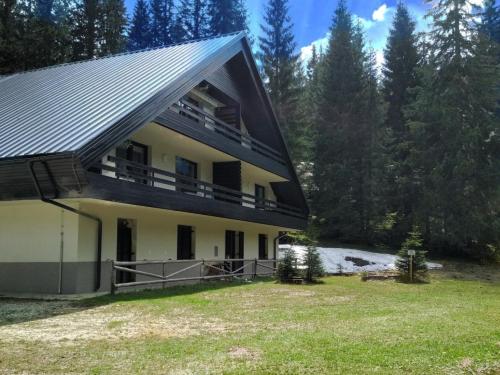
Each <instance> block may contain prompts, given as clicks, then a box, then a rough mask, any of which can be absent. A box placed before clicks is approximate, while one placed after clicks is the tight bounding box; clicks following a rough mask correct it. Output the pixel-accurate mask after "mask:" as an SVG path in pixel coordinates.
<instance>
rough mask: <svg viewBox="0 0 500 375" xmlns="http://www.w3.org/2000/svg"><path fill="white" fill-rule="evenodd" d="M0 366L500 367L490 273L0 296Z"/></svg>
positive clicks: (380, 370) (469, 269) (498, 306)
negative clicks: (420, 279) (423, 280)
mask: <svg viewBox="0 0 500 375" xmlns="http://www.w3.org/2000/svg"><path fill="white" fill-rule="evenodd" d="M0 373H5V374H15V373H23V374H41V373H49V374H52V373H64V374H67V373H90V374H101V373H105V374H106V373H124V374H128V373H145V374H222V373H226V374H248V373H257V374H274V373H275V374H306V373H308V374H335V373H342V374H476V373H477V374H500V270H498V269H497V268H485V267H479V266H471V265H464V264H453V263H448V264H446V266H445V269H444V270H443V271H434V272H433V274H432V282H431V283H430V284H422V285H405V284H400V283H396V282H393V281H382V282H381V281H371V282H361V281H360V278H359V277H357V276H352V277H329V278H325V279H324V280H323V283H322V284H317V285H280V284H276V283H275V282H274V281H272V280H261V281H256V282H248V283H232V284H225V283H209V284H204V285H197V286H192V287H179V288H172V289H167V290H163V291H154V292H145V293H140V294H127V295H119V296H116V297H110V296H108V297H100V298H95V299H91V300H86V301H80V302H63V301H58V302H56V301H54V302H36V301H15V300H0Z"/></svg>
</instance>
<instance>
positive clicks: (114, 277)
mask: <svg viewBox="0 0 500 375" xmlns="http://www.w3.org/2000/svg"><path fill="white" fill-rule="evenodd" d="M115 282H116V270H115V261H114V260H112V259H111V294H115Z"/></svg>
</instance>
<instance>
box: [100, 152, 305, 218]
mask: <svg viewBox="0 0 500 375" xmlns="http://www.w3.org/2000/svg"><path fill="white" fill-rule="evenodd" d="M107 160H108V162H111V163H113V164H106V163H100V164H97V165H95V168H98V169H100V170H101V173H102V174H104V175H107V176H110V174H111V175H112V177H115V178H118V179H124V180H127V181H131V182H137V183H143V184H147V185H150V186H154V187H158V188H163V189H168V190H176V191H180V192H183V193H185V194H190V195H194V196H198V197H202V198H207V199H216V200H221V201H224V202H228V203H232V204H238V205H240V206H244V207H248V208H255V209H259V210H265V211H272V212H277V213H280V214H283V215H288V216H293V217H298V218H301V219H303V218H304V217H305V215H304V213H303V212H302V210H301V209H299V208H297V207H293V206H290V205H288V204H284V203H279V202H276V201H272V200H269V199H262V198H257V197H256V196H255V195H252V194H248V193H243V192H241V191H238V190H234V189H230V188H227V187H224V186H221V185H215V184H212V183H209V182H204V181H201V180H198V179H195V178H191V177H188V176H183V175H180V174H177V173H172V172H168V171H165V170H163V169H159V168H154V167H150V166H146V165H143V164H140V163H136V162H132V161H129V160H125V159H120V158H117V157H115V156H108V158H107ZM106 172H108V173H106ZM109 172H111V173H109Z"/></svg>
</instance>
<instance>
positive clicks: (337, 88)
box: [313, 1, 378, 241]
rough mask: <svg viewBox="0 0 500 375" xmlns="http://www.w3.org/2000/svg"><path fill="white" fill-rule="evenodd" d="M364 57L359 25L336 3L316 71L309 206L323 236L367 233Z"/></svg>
mask: <svg viewBox="0 0 500 375" xmlns="http://www.w3.org/2000/svg"><path fill="white" fill-rule="evenodd" d="M367 61H369V59H367V56H366V53H365V52H364V43H363V36H362V33H361V30H360V27H359V25H358V26H354V25H353V22H352V17H351V14H350V13H349V11H348V10H347V7H346V3H345V1H340V2H339V4H338V7H337V9H336V10H335V15H334V19H333V26H332V28H331V36H330V40H329V47H328V51H327V52H326V54H325V56H324V58H323V61H322V63H321V69H320V72H321V73H320V74H321V75H320V77H321V78H320V82H321V83H320V103H319V106H318V116H319V118H318V121H317V136H316V147H315V152H316V155H315V160H314V181H315V191H314V192H313V208H314V209H315V213H316V215H317V216H318V220H319V223H320V225H321V228H322V235H323V236H324V237H332V238H333V237H335V238H337V239H341V240H348V241H362V240H365V239H366V238H369V236H370V224H369V223H370V222H371V218H370V211H371V210H370V207H369V205H370V199H371V197H370V184H371V181H370V179H371V176H370V174H371V172H370V168H371V167H370V162H369V159H370V158H371V157H372V156H373V155H372V154H371V152H372V142H373V130H372V129H371V127H372V126H375V125H376V124H373V123H370V120H369V118H370V117H371V116H372V115H371V114H369V113H368V111H369V110H370V109H369V108H372V106H373V105H374V103H377V102H378V100H373V99H374V98H372V99H370V98H368V97H367V95H372V94H374V93H375V92H376V91H377V88H376V87H375V86H376V85H374V81H373V80H372V78H373V77H372V78H370V79H368V78H369V77H370V75H371V73H369V72H367ZM369 65H370V64H369V63H368V66H369ZM369 86H372V87H371V88H370V87H369ZM373 90H375V91H373Z"/></svg>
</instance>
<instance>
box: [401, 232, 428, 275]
mask: <svg viewBox="0 0 500 375" xmlns="http://www.w3.org/2000/svg"><path fill="white" fill-rule="evenodd" d="M422 244H423V240H422V236H421V234H420V230H419V228H418V227H414V228H413V229H412V231H411V232H409V233H408V237H407V238H406V240H405V241H404V242H403V243H402V244H401V249H400V250H399V252H398V254H397V256H398V259H397V260H396V268H397V269H398V271H399V275H400V280H401V281H404V282H409V281H412V282H422V281H426V280H427V276H428V275H427V271H428V267H427V262H426V261H425V253H426V252H425V251H423V247H422ZM408 250H413V251H415V255H412V256H410V255H408ZM410 265H411V273H410Z"/></svg>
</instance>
